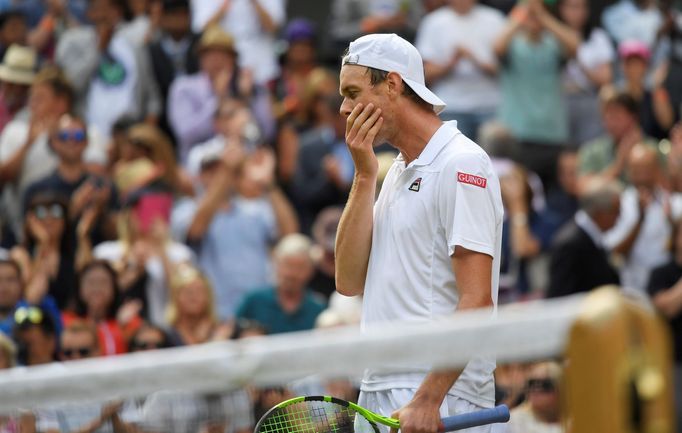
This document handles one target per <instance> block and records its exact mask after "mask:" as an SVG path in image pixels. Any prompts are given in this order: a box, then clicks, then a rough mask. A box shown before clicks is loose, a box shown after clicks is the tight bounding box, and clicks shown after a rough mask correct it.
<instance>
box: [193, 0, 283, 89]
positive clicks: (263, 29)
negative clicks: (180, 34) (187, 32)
mask: <svg viewBox="0 0 682 433" xmlns="http://www.w3.org/2000/svg"><path fill="white" fill-rule="evenodd" d="M191 5H192V30H194V31H195V32H196V33H201V32H203V31H205V30H206V29H207V28H209V27H211V26H216V25H218V26H220V27H221V28H222V29H223V30H224V31H228V32H230V33H231V34H232V35H233V36H234V38H235V46H236V49H237V51H238V52H239V65H240V66H243V67H245V68H248V69H250V70H251V71H253V78H254V80H255V81H256V83H258V84H262V85H265V84H267V83H268V82H269V81H271V80H274V79H275V78H276V77H277V74H278V73H279V67H278V65H277V57H276V52H277V50H276V46H275V37H276V35H277V31H278V30H279V28H280V27H281V25H282V24H283V23H284V21H285V19H286V1H285V0H255V1H203V0H191Z"/></svg>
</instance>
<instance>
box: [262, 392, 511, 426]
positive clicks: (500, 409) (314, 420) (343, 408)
mask: <svg viewBox="0 0 682 433" xmlns="http://www.w3.org/2000/svg"><path fill="white" fill-rule="evenodd" d="M507 421H509V409H508V408H507V406H505V405H500V406H497V407H495V408H492V409H484V410H480V411H476V412H470V413H465V414H461V415H455V416H450V417H447V418H443V419H442V425H441V429H440V430H439V431H441V432H449V431H453V430H461V429H465V428H469V427H475V426H479V425H484V424H492V423H498V422H507ZM377 423H379V424H383V425H386V426H389V427H391V428H396V429H398V428H400V421H398V420H397V419H394V418H389V417H386V416H382V415H379V414H376V413H374V412H372V411H370V410H367V409H365V408H364V407H362V406H358V405H357V404H354V403H351V402H348V401H345V400H341V399H338V398H335V397H329V396H312V397H310V396H309V397H295V398H292V399H290V400H286V401H283V402H282V403H280V404H278V405H277V406H275V407H273V408H272V409H270V410H269V411H268V412H267V413H266V414H265V415H263V417H262V418H261V419H260V420H259V421H258V424H257V425H256V429H255V433H379V429H378V427H377Z"/></svg>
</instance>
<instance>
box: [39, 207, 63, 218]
mask: <svg viewBox="0 0 682 433" xmlns="http://www.w3.org/2000/svg"><path fill="white" fill-rule="evenodd" d="M33 213H34V214H35V216H36V218H38V219H39V220H44V219H47V218H50V217H51V218H55V219H61V218H64V209H63V208H62V207H61V206H60V205H58V204H51V205H39V206H36V207H34V208H33Z"/></svg>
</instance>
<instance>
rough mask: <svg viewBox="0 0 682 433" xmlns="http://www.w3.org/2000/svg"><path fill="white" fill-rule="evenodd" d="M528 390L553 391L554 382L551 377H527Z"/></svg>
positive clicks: (554, 389) (554, 388)
mask: <svg viewBox="0 0 682 433" xmlns="http://www.w3.org/2000/svg"><path fill="white" fill-rule="evenodd" d="M527 386H528V390H529V391H540V392H553V391H556V388H557V386H556V383H555V382H554V380H553V379H528V382H527Z"/></svg>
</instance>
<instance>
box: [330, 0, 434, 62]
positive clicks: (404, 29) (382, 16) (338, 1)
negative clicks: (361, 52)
mask: <svg viewBox="0 0 682 433" xmlns="http://www.w3.org/2000/svg"><path fill="white" fill-rule="evenodd" d="M421 15H422V9H421V5H420V4H419V2H416V1H414V2H403V1H400V0H334V1H333V2H332V4H331V16H330V20H331V22H330V25H329V26H330V32H331V37H332V51H333V52H335V53H341V52H343V50H344V49H346V48H347V47H348V44H349V43H350V42H351V41H353V40H355V39H357V38H359V37H360V36H362V35H366V34H369V33H397V34H399V35H400V36H402V37H403V38H405V39H407V40H409V41H411V40H413V39H414V32H415V30H416V28H417V24H418V22H419V19H420V18H421Z"/></svg>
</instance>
